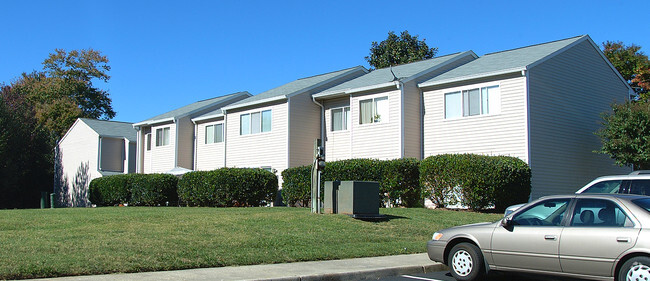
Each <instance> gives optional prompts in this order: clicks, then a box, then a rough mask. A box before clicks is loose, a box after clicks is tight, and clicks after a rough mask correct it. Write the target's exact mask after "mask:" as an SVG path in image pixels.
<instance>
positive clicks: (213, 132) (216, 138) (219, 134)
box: [205, 124, 223, 144]
mask: <svg viewBox="0 0 650 281" xmlns="http://www.w3.org/2000/svg"><path fill="white" fill-rule="evenodd" d="M219 142H223V124H215V125H208V126H205V144H210V143H219Z"/></svg>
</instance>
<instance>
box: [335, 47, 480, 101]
mask: <svg viewBox="0 0 650 281" xmlns="http://www.w3.org/2000/svg"><path fill="white" fill-rule="evenodd" d="M472 54H473V52H471V51H468V52H462V53H456V54H451V55H446V56H441V57H435V58H431V59H427V60H422V61H418V62H413V63H407V64H402V65H397V66H393V67H387V68H380V69H376V70H373V71H371V72H370V73H368V74H366V75H363V76H361V77H359V78H356V79H353V80H350V81H347V82H345V83H342V84H340V85H338V86H335V87H332V88H331V89H328V90H326V91H325V92H324V93H336V92H341V91H345V90H350V89H357V88H365V87H370V86H373V85H379V84H384V83H390V82H392V81H394V80H395V77H397V78H398V79H400V80H404V79H410V78H413V77H417V76H418V74H421V73H426V72H428V71H429V70H430V69H433V68H436V67H439V66H441V65H442V64H444V63H446V62H449V61H451V60H453V59H455V58H458V57H461V56H467V55H472ZM391 71H392V73H391ZM393 73H395V76H393Z"/></svg>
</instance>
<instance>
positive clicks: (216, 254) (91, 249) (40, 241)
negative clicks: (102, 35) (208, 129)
mask: <svg viewBox="0 0 650 281" xmlns="http://www.w3.org/2000/svg"><path fill="white" fill-rule="evenodd" d="M381 213H383V214H386V215H389V216H390V218H391V219H390V220H388V221H383V222H366V221H360V220H355V219H352V218H350V217H348V216H345V215H314V214H311V213H310V211H309V209H304V208H166V207H158V208H146V207H126V208H119V207H105V208H75V209H45V210H2V211H0V279H22V278H37V277H54V276H67V275H85V274H102V273H114V272H142V271H159V270H173V269H186V268H200V267H218V266H231V265H250V264H262V263H283V262H296V261H308V260H326V259H342V258H354V257H368V256H382V255H394V254H406V253H422V252H426V241H427V240H429V239H430V237H431V234H432V233H433V232H434V231H435V230H437V229H442V228H447V227H451V226H454V225H461V224H467V223H472V222H480V221H494V220H497V219H498V218H499V217H500V215H499V214H478V213H470V212H457V211H446V210H426V209H381Z"/></svg>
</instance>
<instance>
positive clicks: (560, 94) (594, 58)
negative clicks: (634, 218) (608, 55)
mask: <svg viewBox="0 0 650 281" xmlns="http://www.w3.org/2000/svg"><path fill="white" fill-rule="evenodd" d="M529 77H530V82H529V90H530V147H531V148H530V154H531V162H530V165H531V169H532V172H533V177H532V184H533V190H532V194H531V197H532V198H537V197H540V196H543V195H547V194H556V193H570V192H575V191H576V190H577V189H579V188H580V187H582V186H583V185H584V184H586V183H588V182H589V181H591V180H593V179H594V178H595V177H597V176H602V175H609V174H620V173H627V172H628V171H629V169H626V168H620V167H617V166H614V164H613V161H611V160H610V159H609V158H608V157H607V156H606V155H600V154H596V153H594V152H593V151H594V150H598V149H599V148H600V147H601V144H600V141H599V139H598V137H597V136H596V135H594V132H595V131H596V130H598V129H599V128H600V127H601V126H600V124H599V123H600V120H601V118H600V114H601V113H602V112H606V111H609V110H611V109H610V104H611V103H612V102H615V101H616V102H621V101H623V100H624V99H625V98H626V97H627V95H628V90H627V88H626V87H625V85H624V84H623V83H622V81H621V80H620V79H619V78H618V77H617V76H616V74H615V73H614V72H613V71H612V70H611V68H610V67H609V66H608V65H607V63H606V62H605V61H604V60H603V58H602V57H601V56H600V54H599V53H598V51H596V50H595V49H594V48H593V47H592V45H591V44H590V43H589V42H588V41H583V42H582V43H579V44H578V45H576V46H574V47H573V48H571V49H568V50H566V51H565V52H563V53H561V54H559V55H557V56H555V57H553V58H552V59H550V60H547V61H545V62H543V63H541V64H540V65H538V66H535V67H533V68H531V70H530V71H529Z"/></svg>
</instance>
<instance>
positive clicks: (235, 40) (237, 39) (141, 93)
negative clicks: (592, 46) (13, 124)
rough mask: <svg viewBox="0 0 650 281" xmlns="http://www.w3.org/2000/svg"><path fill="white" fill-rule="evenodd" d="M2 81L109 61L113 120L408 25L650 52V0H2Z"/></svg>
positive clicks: (334, 64)
mask: <svg viewBox="0 0 650 281" xmlns="http://www.w3.org/2000/svg"><path fill="white" fill-rule="evenodd" d="M0 7H2V8H1V10H2V16H0V38H1V39H0V40H1V42H2V43H0V83H1V82H4V83H5V84H8V83H10V82H11V81H12V80H13V79H15V78H16V77H18V76H19V75H20V74H21V73H23V72H31V71H33V70H40V69H41V68H42V65H41V62H42V61H43V60H44V59H45V58H46V57H47V56H48V54H49V53H51V52H53V51H54V49H56V48H61V49H65V50H68V51H69V50H73V49H86V48H93V49H95V50H99V51H101V52H102V54H104V55H106V56H107V57H108V59H109V60H110V63H109V65H110V66H111V67H112V70H111V71H110V73H109V74H110V75H111V79H110V81H109V82H108V83H103V82H96V83H95V85H96V86H98V87H100V88H103V89H107V90H108V91H109V93H110V97H111V98H112V100H113V108H114V110H115V111H116V112H117V116H116V117H115V118H114V119H113V120H118V121H128V122H138V121H142V120H145V119H147V118H149V117H152V116H155V115H158V114H161V113H164V112H167V111H169V110H172V109H175V108H178V107H181V106H183V105H186V104H189V103H192V102H195V101H198V100H202V99H207V98H212V97H217V96H221V95H225V94H230V93H234V92H238V91H249V92H250V93H252V94H259V93H261V92H264V91H266V90H269V89H271V88H274V87H277V86H280V85H282V84H285V83H288V82H291V81H293V80H295V79H298V78H302V77H307V76H312V75H317V74H321V73H325V72H330V71H335V70H339V69H343V68H348V67H352V66H357V65H363V66H365V67H368V64H367V62H366V61H365V60H364V57H365V56H367V55H368V54H369V49H370V43H371V42H372V41H382V40H384V39H385V38H386V37H387V34H388V31H391V30H392V31H395V32H396V33H399V32H400V31H403V30H408V31H409V32H410V33H411V34H413V35H419V36H420V38H421V39H426V42H427V44H428V45H429V46H431V47H438V48H439V53H438V55H445V54H451V53H456V52H461V51H467V50H473V51H474V52H475V53H477V54H478V55H479V56H481V55H483V54H486V53H491V52H496V51H502V50H508V49H513V48H518V47H523V46H527V45H532V44H538V43H544V42H548V41H554V40H559V39H564V38H569V37H573V36H578V35H583V34H589V35H590V36H591V38H592V39H593V40H594V41H595V42H596V43H597V44H599V45H600V44H601V43H602V42H604V41H606V40H612V41H623V42H624V43H626V44H630V43H635V44H637V45H640V46H642V47H643V49H642V50H643V51H645V52H646V54H649V53H650V36H649V35H650V34H649V32H650V23H649V22H648V19H647V14H648V12H649V11H650V1H619V0H610V1H571V0H563V1H555V0H551V1H403V0H400V1H394V0H393V1H379V0H373V1H356V0H352V1H351V0H345V1H330V0H328V1H307V0H301V1H244V0H239V1H217V0H215V1H139V0H130V1H90V0H84V1H66V0H56V1H49V0H48V1H12V0H8V1H2V4H1V5H0Z"/></svg>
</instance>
